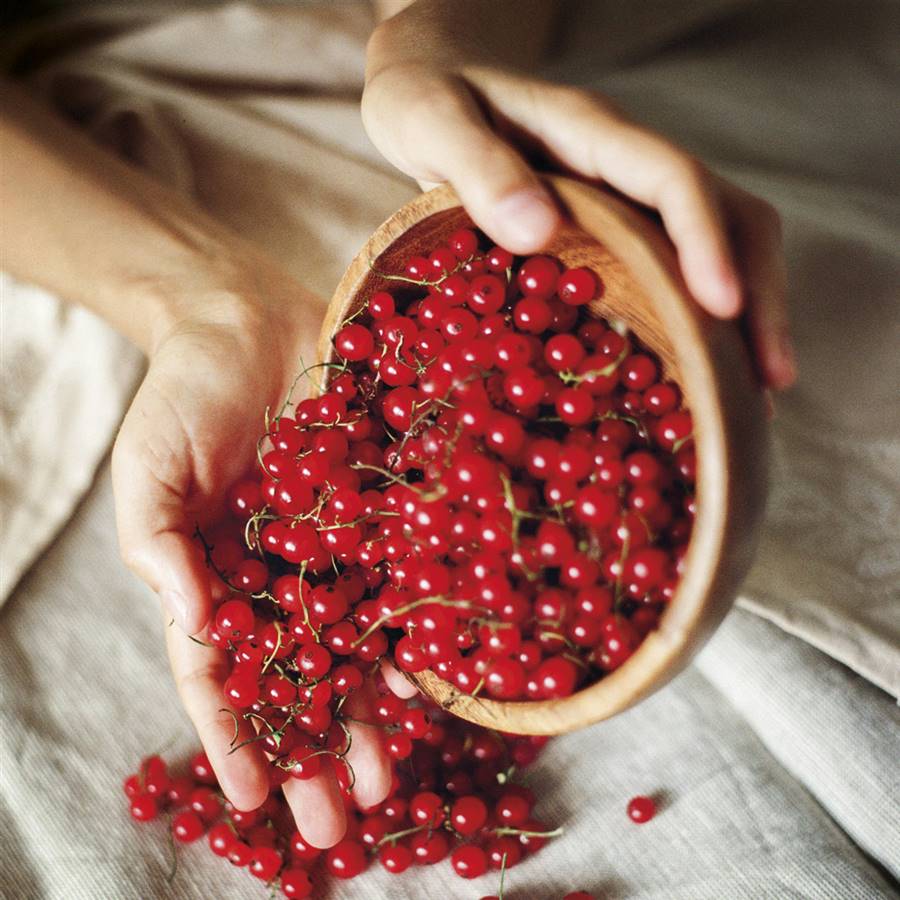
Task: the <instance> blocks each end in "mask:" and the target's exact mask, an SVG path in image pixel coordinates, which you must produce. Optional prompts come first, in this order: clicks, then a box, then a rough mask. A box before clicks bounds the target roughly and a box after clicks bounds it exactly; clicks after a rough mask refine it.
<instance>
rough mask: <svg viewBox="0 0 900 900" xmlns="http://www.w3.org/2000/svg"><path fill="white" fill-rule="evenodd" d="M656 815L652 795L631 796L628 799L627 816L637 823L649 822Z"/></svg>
mask: <svg viewBox="0 0 900 900" xmlns="http://www.w3.org/2000/svg"><path fill="white" fill-rule="evenodd" d="M655 815H656V803H655V802H654V801H653V798H652V797H643V796H638V797H632V798H631V799H630V800H629V801H628V818H629V819H631V821H632V822H636V823H637V824H638V825H643V824H644V823H645V822H649V821H650V820H651V819H652V818H653V817H654V816H655Z"/></svg>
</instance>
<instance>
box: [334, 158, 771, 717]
mask: <svg viewBox="0 0 900 900" xmlns="http://www.w3.org/2000/svg"><path fill="white" fill-rule="evenodd" d="M547 180H548V182H549V184H550V185H551V187H552V188H553V190H554V191H555V193H556V195H557V197H558V200H559V203H560V205H561V207H562V208H563V210H564V211H565V213H566V219H567V223H566V224H565V225H564V227H563V228H562V229H561V230H560V232H559V234H558V235H557V236H556V238H555V239H554V241H553V242H552V243H551V244H550V246H549V247H547V248H546V252H547V253H548V254H549V255H551V256H555V257H556V258H558V259H560V260H561V261H562V262H563V263H564V264H565V265H566V266H587V267H588V268H590V269H592V270H593V271H594V272H595V273H596V274H597V276H598V277H599V279H600V281H601V283H602V285H603V286H604V290H603V291H602V295H601V297H600V298H599V299H597V300H595V301H594V302H593V303H592V304H591V305H590V311H591V312H593V313H596V314H597V315H602V316H604V317H607V318H617V319H620V320H622V321H624V322H625V324H627V326H628V327H629V329H631V330H632V331H634V333H635V334H636V335H637V336H638V337H639V338H640V339H641V340H642V341H643V342H644V343H645V344H646V345H647V346H649V347H650V348H651V349H652V350H653V351H654V352H655V353H656V354H657V355H658V356H659V357H660V359H661V360H662V362H663V366H664V373H665V376H666V377H667V378H670V379H672V380H673V381H675V382H677V383H678V384H679V385H680V387H681V389H682V391H683V393H684V397H685V401H686V404H687V406H688V408H689V409H690V410H691V412H692V414H693V418H694V440H695V445H696V451H697V513H696V519H695V522H694V528H693V533H692V536H691V540H690V546H689V549H688V554H687V559H686V567H685V572H684V575H683V577H682V579H681V581H680V584H679V586H678V589H677V592H676V595H675V597H674V598H673V599H672V601H671V602H670V604H669V607H668V608H667V609H666V611H665V613H664V614H663V616H662V618H661V621H660V623H659V627H658V628H657V630H655V631H652V632H651V633H650V634H648V635H647V637H646V638H645V640H644V641H643V643H642V644H641V645H640V647H639V648H638V649H637V650H636V651H635V653H634V654H633V655H632V656H631V658H630V659H628V660H627V662H625V663H624V664H623V665H622V666H621V667H620V668H618V669H617V670H615V671H614V672H612V673H611V674H609V675H606V676H605V677H604V678H602V679H601V680H600V681H598V682H596V683H595V684H592V685H589V686H587V687H585V688H583V689H582V690H580V691H578V692H577V693H575V694H573V695H572V696H571V697H566V698H564V699H561V700H543V701H516V702H500V701H495V700H489V699H485V698H482V697H471V696H469V695H467V694H464V693H462V692H461V691H459V690H457V688H456V687H454V686H453V685H452V684H450V683H449V682H447V681H444V680H443V679H441V678H440V677H438V676H437V675H435V674H433V673H432V672H423V673H420V674H418V675H416V676H414V679H413V680H414V681H415V683H416V684H417V685H418V687H419V688H420V689H421V690H422V691H423V692H424V693H425V694H427V695H428V696H429V697H431V698H432V699H433V700H434V701H435V702H437V703H438V704H439V705H440V706H442V707H443V708H444V709H447V710H449V711H451V712H452V713H454V714H455V715H457V716H461V717H462V718H464V719H468V720H469V721H471V722H476V723H478V724H479V725H483V726H485V727H488V728H494V729H497V730H500V731H506V732H514V733H519V734H561V733H563V732H567V731H572V730H574V729H577V728H582V727H584V726H586V725H590V724H592V723H594V722H598V721H600V720H602V719H606V718H608V717H609V716H612V715H614V714H615V713H618V712H621V711H622V710H624V709H627V708H628V707H630V706H631V705H633V704H634V703H637V702H638V701H639V700H641V699H643V698H644V697H646V696H647V695H648V694H650V693H652V692H653V691H655V690H657V689H658V688H660V687H662V686H663V685H664V684H665V683H666V682H668V681H669V679H670V678H672V677H673V676H674V675H676V674H677V673H678V672H679V671H681V669H683V668H684V667H685V666H686V665H687V664H688V662H689V661H690V660H691V658H692V657H693V656H694V654H695V653H697V651H698V650H700V648H701V647H702V646H703V645H704V643H705V642H706V641H707V640H708V639H709V637H710V636H711V635H712V633H713V631H714V630H715V629H716V627H717V626H718V625H719V624H720V623H721V621H722V619H723V618H724V616H725V614H726V613H727V612H728V610H729V609H730V607H731V604H732V602H733V598H734V596H735V593H736V591H737V589H738V587H739V585H740V583H741V580H742V579H743V577H744V575H745V574H746V572H747V569H748V568H749V566H750V562H751V560H752V557H753V553H754V550H755V547H756V542H757V532H758V529H759V525H760V520H761V516H762V512H763V507H764V504H765V494H766V480H767V477H766V476H767V445H768V434H767V432H768V417H767V415H766V412H765V408H764V399H763V393H762V391H761V390H760V387H759V385H758V383H757V381H756V379H755V377H754V374H753V371H752V368H751V364H750V360H749V357H748V353H747V350H746V348H745V345H744V342H743V340H742V338H741V335H740V333H739V330H738V327H737V325H736V324H735V323H733V322H723V321H718V320H715V319H713V318H712V317H711V316H709V315H707V314H706V313H704V312H703V311H702V310H701V309H700V308H699V307H698V306H697V304H696V303H695V302H694V301H693V300H692V299H691V298H690V296H689V294H688V291H687V288H686V287H685V285H684V282H683V281H682V279H681V276H680V275H679V272H678V267H677V264H676V258H675V252H674V249H673V247H672V245H671V244H670V242H669V240H668V238H667V237H666V235H665V233H664V232H663V230H662V229H661V227H660V226H659V225H658V224H657V222H656V221H654V220H653V219H651V218H650V217H649V216H647V215H646V214H644V213H643V212H641V211H639V210H638V209H637V208H635V207H633V206H631V205H629V204H627V203H625V202H623V201H622V200H621V199H619V198H617V197H614V196H612V195H611V194H610V193H608V192H606V191H603V190H600V189H598V188H595V187H591V186H589V185H586V184H583V183H581V182H578V181H574V180H572V179H569V178H563V177H558V176H550V177H549V178H548V179H547ZM470 225H471V220H470V218H469V217H468V215H467V214H466V212H465V210H464V209H463V208H462V207H461V205H460V201H459V198H458V197H457V196H456V194H455V192H454V191H453V190H452V189H451V188H449V187H440V188H437V189H435V190H432V191H429V192H428V193H426V194H422V195H420V196H419V197H417V198H416V199H415V200H413V201H412V202H410V203H408V204H407V205H406V206H404V207H403V208H402V209H400V210H398V211H397V212H396V213H395V214H394V215H393V216H391V217H390V218H389V219H388V220H387V221H386V222H385V223H384V224H383V225H382V226H381V227H380V228H379V229H378V230H377V231H376V232H375V234H373V235H372V237H371V238H370V240H369V242H368V243H367V244H366V246H365V247H364V248H363V249H362V251H361V252H360V253H359V255H358V256H357V257H356V259H354V260H353V262H352V263H351V264H350V267H349V268H348V269H347V272H346V274H345V275H344V277H343V279H342V280H341V282H340V284H339V285H338V287H337V290H336V291H335V294H334V298H333V299H332V301H331V305H330V306H329V309H328V312H327V314H326V318H325V322H324V325H323V330H322V335H321V339H320V347H319V349H320V356H321V358H322V360H330V359H331V358H332V355H333V347H332V342H331V337H332V335H333V334H334V332H335V331H336V330H337V328H338V327H339V326H340V324H341V323H342V322H343V321H344V320H345V319H346V318H347V317H348V316H349V315H351V314H353V313H354V312H356V311H357V310H358V309H359V308H360V306H361V305H362V304H364V303H366V302H367V301H368V298H369V297H370V296H371V295H372V293H373V292H375V291H377V290H384V289H386V288H388V287H389V286H390V284H389V282H387V281H386V280H385V279H384V278H383V277H382V276H380V275H379V274H377V273H376V271H375V270H378V272H386V273H394V274H396V273H401V272H403V269H404V265H405V261H406V260H407V259H408V258H409V257H410V256H413V255H416V254H423V255H425V256H427V255H428V254H429V253H430V251H431V250H432V249H434V248H435V247H436V246H437V245H438V244H440V243H442V242H444V241H445V240H446V239H447V237H448V236H449V234H450V233H451V232H452V231H454V230H455V229H457V228H460V227H464V226H470Z"/></svg>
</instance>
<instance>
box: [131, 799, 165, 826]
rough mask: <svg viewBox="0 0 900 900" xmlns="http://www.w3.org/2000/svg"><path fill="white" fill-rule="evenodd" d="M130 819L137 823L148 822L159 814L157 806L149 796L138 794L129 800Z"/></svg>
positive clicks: (154, 800)
mask: <svg viewBox="0 0 900 900" xmlns="http://www.w3.org/2000/svg"><path fill="white" fill-rule="evenodd" d="M130 811H131V818H132V819H134V820H135V821H137V822H149V821H150V820H151V819H155V818H156V817H157V815H158V814H159V806H158V804H157V802H156V799H155V798H154V797H151V796H150V794H138V795H137V796H135V797H132V798H131V806H130Z"/></svg>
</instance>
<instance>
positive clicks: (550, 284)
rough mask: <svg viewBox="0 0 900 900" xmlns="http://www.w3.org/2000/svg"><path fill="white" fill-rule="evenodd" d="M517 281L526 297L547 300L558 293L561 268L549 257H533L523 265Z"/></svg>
mask: <svg viewBox="0 0 900 900" xmlns="http://www.w3.org/2000/svg"><path fill="white" fill-rule="evenodd" d="M516 281H517V283H518V285H519V290H520V291H522V293H523V294H524V295H525V296H526V297H537V298H540V299H542V300H546V299H547V298H548V297H552V296H553V294H554V293H555V291H556V285H557V282H558V281H559V266H558V265H557V263H556V261H555V260H553V259H551V258H550V257H549V256H532V257H530V258H529V259H527V260H525V262H524V263H522V266H521V267H520V269H519V272H518V275H517V276H516Z"/></svg>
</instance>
